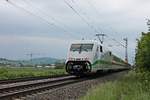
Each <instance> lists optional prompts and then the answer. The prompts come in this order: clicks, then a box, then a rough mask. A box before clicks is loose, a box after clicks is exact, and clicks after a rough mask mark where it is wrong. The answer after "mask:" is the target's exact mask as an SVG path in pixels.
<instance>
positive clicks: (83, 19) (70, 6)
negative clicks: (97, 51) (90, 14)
mask: <svg viewBox="0 0 150 100" xmlns="http://www.w3.org/2000/svg"><path fill="white" fill-rule="evenodd" d="M64 2H65V4H66V5H67V6H68V7H69V8H71V9H72V11H73V12H74V13H75V14H77V15H78V16H79V17H80V18H81V20H82V21H83V22H85V23H86V24H87V25H88V26H89V27H90V28H91V29H93V30H94V32H96V33H99V32H98V31H97V30H96V29H94V26H93V25H91V24H90V23H89V22H88V21H87V20H86V19H85V18H84V17H82V16H81V15H80V13H79V12H78V11H77V10H76V9H75V8H74V7H73V6H72V5H71V4H69V3H68V2H67V1H66V0H64Z"/></svg>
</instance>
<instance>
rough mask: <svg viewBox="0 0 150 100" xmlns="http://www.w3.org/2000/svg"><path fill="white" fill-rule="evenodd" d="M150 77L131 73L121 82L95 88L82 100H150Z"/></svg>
mask: <svg viewBox="0 0 150 100" xmlns="http://www.w3.org/2000/svg"><path fill="white" fill-rule="evenodd" d="M149 75H150V73H147V74H145V73H136V72H135V71H130V72H129V73H128V74H127V75H126V76H124V77H123V78H122V79H120V80H117V81H114V82H108V83H104V84H100V85H99V86H96V87H93V89H92V90H89V91H88V93H87V95H86V96H84V97H82V98H81V100H150V78H149V77H150V76H149Z"/></svg>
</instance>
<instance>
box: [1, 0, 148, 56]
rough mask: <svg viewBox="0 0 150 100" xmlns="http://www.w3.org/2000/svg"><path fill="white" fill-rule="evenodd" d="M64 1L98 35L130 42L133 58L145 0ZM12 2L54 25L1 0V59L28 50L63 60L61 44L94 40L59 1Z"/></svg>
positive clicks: (145, 9) (142, 26)
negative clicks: (97, 31) (101, 34)
mask: <svg viewBox="0 0 150 100" xmlns="http://www.w3.org/2000/svg"><path fill="white" fill-rule="evenodd" d="M24 1H27V2H24ZM67 1H68V2H70V3H71V5H73V7H74V8H75V9H76V10H77V11H78V12H79V14H80V15H81V16H82V17H84V18H85V19H86V20H87V21H88V22H89V23H90V24H91V25H93V26H94V27H95V28H96V29H97V30H99V31H100V33H101V32H104V33H105V34H107V35H108V36H110V37H112V38H115V39H117V40H118V41H122V38H124V37H128V38H129V41H130V44H129V48H130V49H129V53H130V54H131V55H134V54H133V51H134V49H135V45H136V43H135V39H136V38H139V34H140V33H141V31H147V26H146V24H145V18H148V17H149V16H150V13H149V11H150V6H149V4H150V1H149V0H143V1H142V0H67ZM12 2H14V3H16V4H17V5H19V6H21V7H24V8H25V9H26V10H29V11H31V12H33V13H35V14H37V15H38V16H41V17H44V18H45V19H46V20H48V21H49V22H50V23H54V24H55V25H49V24H48V23H47V22H45V21H43V20H41V19H40V18H38V17H35V16H32V15H30V14H28V13H26V12H24V11H22V10H21V9H18V8H15V7H14V6H12V5H10V4H8V3H6V2H5V1H3V0H1V1H0V21H1V23H0V46H1V47H3V48H2V49H1V52H2V53H1V55H3V56H6V55H7V57H9V55H12V57H13V56H15V55H16V57H17V56H20V57H21V55H22V54H23V52H26V51H27V50H26V48H29V49H30V50H28V51H30V52H31V51H36V52H40V51H42V52H46V53H48V54H49V55H51V54H52V56H59V55H61V56H62V57H65V56H64V55H65V54H64V53H65V52H66V49H62V50H61V52H60V51H59V50H60V49H61V48H63V47H64V48H65V47H66V45H67V44H66V42H65V41H68V40H73V39H81V38H82V37H86V38H93V37H94V34H95V32H94V30H93V29H91V28H90V27H89V26H88V25H87V24H86V23H85V22H84V21H83V20H82V19H81V18H80V17H79V16H78V15H76V14H75V13H74V12H73V11H72V10H71V9H70V8H69V7H68V6H67V5H66V4H65V3H64V1H63V0H44V1H43V0H12ZM31 5H33V6H31ZM39 9H40V10H39ZM45 14H46V15H45ZM52 17H53V18H54V19H55V20H54V19H53V18H52ZM107 41H110V40H107ZM110 42H112V41H110ZM57 45H58V47H57ZM50 47H53V48H50ZM9 48H15V49H14V50H12V51H13V52H16V53H14V54H13V53H12V51H11V50H10V49H9ZM23 48H24V49H23ZM116 49H117V48H116ZM49 50H51V51H50V52H51V53H49ZM114 51H115V50H114ZM123 51H124V49H123V48H122V49H120V51H119V53H118V54H119V55H120V56H122V57H123V54H124V53H123ZM6 52H7V53H6ZM8 52H9V53H8ZM10 52H11V54H10ZM17 52H18V53H19V52H20V53H19V54H18V53H17ZM58 52H60V53H58Z"/></svg>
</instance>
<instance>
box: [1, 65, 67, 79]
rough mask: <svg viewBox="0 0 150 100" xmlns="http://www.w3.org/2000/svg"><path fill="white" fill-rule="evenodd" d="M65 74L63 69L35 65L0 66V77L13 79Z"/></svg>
mask: <svg viewBox="0 0 150 100" xmlns="http://www.w3.org/2000/svg"><path fill="white" fill-rule="evenodd" d="M63 74H66V72H65V70H64V69H52V68H35V67H0V79H15V78H22V77H38V76H51V75H63Z"/></svg>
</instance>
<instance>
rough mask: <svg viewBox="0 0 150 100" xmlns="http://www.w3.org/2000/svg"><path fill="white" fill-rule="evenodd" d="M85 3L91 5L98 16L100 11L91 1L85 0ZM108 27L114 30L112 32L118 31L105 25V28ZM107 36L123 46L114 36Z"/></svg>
mask: <svg viewBox="0 0 150 100" xmlns="http://www.w3.org/2000/svg"><path fill="white" fill-rule="evenodd" d="M86 3H88V4H89V5H90V6H91V8H93V9H94V11H95V12H96V14H97V15H98V16H100V12H99V10H97V8H96V7H95V5H94V4H93V3H91V1H90V0H86ZM108 27H109V29H111V30H112V31H114V33H118V32H116V31H115V30H113V29H112V27H110V26H109V25H107V28H108ZM98 28H100V27H98ZM100 29H101V28H100ZM107 37H108V38H110V39H111V40H112V41H114V42H116V43H117V44H119V45H120V46H123V47H125V46H124V45H123V44H122V43H121V42H119V41H117V40H116V39H115V38H114V37H112V36H111V37H110V36H107Z"/></svg>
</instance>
